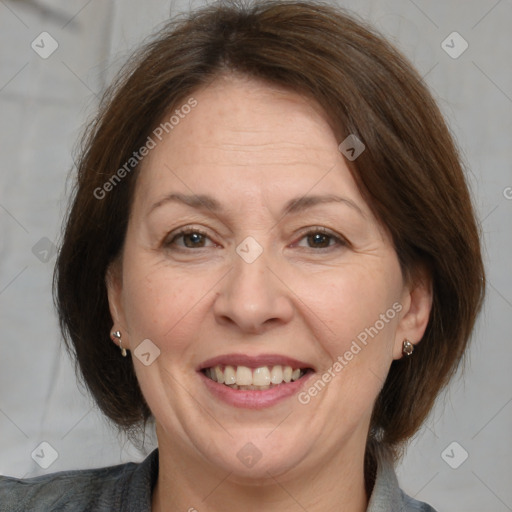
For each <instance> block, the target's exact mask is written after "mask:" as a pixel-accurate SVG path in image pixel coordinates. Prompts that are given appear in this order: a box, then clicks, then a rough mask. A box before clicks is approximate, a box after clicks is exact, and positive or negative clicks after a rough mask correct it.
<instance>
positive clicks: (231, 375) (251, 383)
mask: <svg viewBox="0 0 512 512" xmlns="http://www.w3.org/2000/svg"><path fill="white" fill-rule="evenodd" d="M204 373H205V375H206V376H207V377H209V378H210V379H212V380H213V381H215V382H219V383H220V384H225V385H226V386H229V387H231V388H233V389H241V390H261V389H268V388H270V387H272V386H277V385H278V384H281V383H282V382H285V383H288V382H292V381H293V382H294V381H296V380H298V379H300V378H301V377H302V376H303V375H304V373H305V372H304V371H303V370H301V369H300V368H296V369H293V368H292V367H291V366H282V365H274V366H272V369H270V368H269V367H268V366H261V367H259V368H254V369H252V368H248V367H247V366H230V365H228V366H225V367H224V369H223V366H221V365H218V366H215V367H213V368H207V369H206V370H205V372H204Z"/></svg>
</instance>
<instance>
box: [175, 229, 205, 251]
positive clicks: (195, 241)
mask: <svg viewBox="0 0 512 512" xmlns="http://www.w3.org/2000/svg"><path fill="white" fill-rule="evenodd" d="M180 239H181V240H182V243H178V242H177V241H178V240H180ZM207 239H208V236H207V235H206V233H203V232H202V231H199V230H197V229H189V230H182V231H180V232H178V233H176V234H175V235H174V236H173V237H172V238H171V240H169V241H168V242H166V243H165V245H166V246H167V247H169V246H172V245H175V246H178V247H180V248H187V249H197V248H199V249H201V248H204V247H207V246H206V240H207Z"/></svg>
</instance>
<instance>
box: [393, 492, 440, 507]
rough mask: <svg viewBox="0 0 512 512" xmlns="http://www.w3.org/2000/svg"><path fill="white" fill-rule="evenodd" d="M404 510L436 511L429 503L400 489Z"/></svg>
mask: <svg viewBox="0 0 512 512" xmlns="http://www.w3.org/2000/svg"><path fill="white" fill-rule="evenodd" d="M400 494H401V499H402V503H403V506H404V508H403V509H402V510H403V511H404V512H436V510H435V509H434V508H432V507H431V506H430V505H429V504H428V503H425V502H423V501H418V500H415V499H414V498H411V497H410V496H408V495H407V494H405V492H403V491H402V490H401V489H400Z"/></svg>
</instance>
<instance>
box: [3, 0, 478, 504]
mask: <svg viewBox="0 0 512 512" xmlns="http://www.w3.org/2000/svg"><path fill="white" fill-rule="evenodd" d="M484 285H485V282H484V271H483V266H482V259H481V254H480V244H479V238H478V231H477V228H476V222H475V218H474V212H473V208H472V204H471V200H470V197H469V194H468V190H467V187H466V184H465V181H464V175H463V172H462V169H461V166H460V163H459V158H458V155H457V152H456V149H455V147H454V144H453V142H452V139H451V137H450V134H449V132H448V130H447V128H446V126H445V123H444V121H443V119H442V117H441V115H440V113H439V110H438V108H437V107H436V105H435V103H434V102H433V100H432V98H431V96H430V94H429V93H428V91H427V90H426V88H425V86H424V85H423V83H422V80H421V78H420V77H419V76H418V75H417V74H416V72H415V71H413V70H412V69H411V67H410V65H409V64H408V63H407V62H406V61H405V60H404V58H403V57H402V56H401V55H400V54H398V53H397V51H396V50H395V49H393V48H392V47H390V46H389V44H388V43H386V42H385V41H383V40H382V38H380V37H379V36H377V35H376V34H374V33H373V32H372V31H371V30H370V29H369V28H367V27H365V26H363V25H362V24H361V23H360V22H356V21H354V20H353V19H351V18H350V17H349V16H347V15H346V14H345V13H343V12H340V11H339V10H335V9H333V8H330V7H326V6H324V5H321V4H313V3H307V2H292V3H290V2H282V1H270V2H255V3H254V5H253V6H250V7H235V6H222V5H216V6H213V7H209V8H206V9H203V10H201V11H198V12H195V13H194V14H193V15H191V16H190V17H189V18H188V19H186V20H182V21H179V22H175V23H173V24H170V25H169V26H168V27H167V28H166V29H165V30H163V31H162V32H161V33H160V34H159V35H158V37H157V38H155V40H154V41H153V42H152V43H150V44H149V45H147V46H146V47H144V48H143V49H142V50H141V51H140V52H139V53H138V54H137V56H136V57H135V59H134V60H133V61H131V62H130V64H129V65H128V66H127V68H125V69H124V70H123V72H122V73H121V75H120V78H119V79H118V80H117V81H116V82H115V83H114V85H113V86H112V87H111V89H110V90H109V92H108V94H107V95H106V96H105V98H104V101H103V103H102V105H101V108H100V112H99V114H98V116H97V119H96V120H95V122H94V123H93V124H92V125H91V127H90V129H89V132H88V135H87V137H86V140H85V142H84V149H83V153H82V155H81V159H80V162H79V173H78V179H77V186H76V189H75V193H74V196H73V201H72V205H71V209H70V212H69V216H68V219H67V222H66V227H65V233H64V239H63V243H62V247H61V250H60V254H59V258H58V262H57V266H56V272H55V296H56V304H57V307H58V311H59V315H60V320H61V328H62V331H63V334H64V336H65V339H66V342H67V343H68V347H69V349H70V351H71V353H72V354H73V356H74V357H76V360H77V362H78V365H79V367H80V371H81V375H82V377H83V379H84V381H85V383H86V384H87V386H88V387H89V389H90V391H91V393H92V395H93V396H94V397H95V399H96V401H97V403H98V405H99V407H100V408H101V410H102V411H103V412H104V413H105V414H106V415H107V417H108V418H110V419H111V420H112V421H113V422H114V423H115V424H116V425H118V427H119V428H121V429H123V430H125V431H127V432H131V433H132V434H133V435H134V436H135V435H136V434H137V433H138V432H142V430H143V428H144V426H145V425H146V424H147V423H148V422H149V423H153V422H154V425H155V428H156V435H157V439H158V449H157V450H155V451H154V452H153V453H151V455H150V456H149V457H148V458H147V459H146V460H145V461H144V462H142V463H141V464H133V463H130V464H123V465H119V466H113V467H109V468H102V469H93V470H81V471H67V472H63V473H58V474H54V475H46V476H43V477H37V478H33V479H27V480H19V479H14V478H7V477H4V478H2V479H0V491H1V493H2V499H3V501H2V505H1V510H18V509H20V507H21V509H23V510H56V509H58V510H133V511H135V510H137V511H140V510H152V511H175V510H189V511H193V510H198V511H202V510H208V511H217V510H229V509H230V508H234V507H235V506H242V507H243V508H244V509H246V510H254V511H256V510H262V509H264V510H278V509H279V510H308V511H315V510H340V509H343V510H344V511H347V512H355V511H365V510H366V511H370V512H376V511H381V510H390V511H391V510H392V511H397V510H404V511H412V510H423V511H429V510H433V509H432V508H431V507H430V506H429V505H427V504H425V503H420V502H418V501H416V500H414V499H412V498H410V497H408V496H407V495H405V494H404V493H403V492H402V491H401V490H400V489H399V487H398V483H397V480H396V476H395V473H394V469H393V465H394V463H396V461H397V460H398V458H399V455H400V451H401V449H402V448H403V446H404V443H405V442H406V441H407V440H408V439H409V438H410V437H411V436H412V435H413V434H414V433H415V432H416V431H417V430H418V428H419V427H420V426H421V424H422V422H423V421H424V419H425V417H426V416H427V414H428V412H429V411H430V410H431V408H432V405H433V403H434V401H435V398H436V396H437V395H438V393H439V392H440V390H441V389H442V388H443V387H444V386H445V385H446V383H447V382H448V380H449V378H450V376H451V375H452V374H453V372H454V371H455V369H456V368H457V365H458V363H459V361H460V359H461V357H462V355H463V353H464V350H465V347H466V344H467V341H468V339H469V337H470V334H471V331H472V328H473V325H474V322H475V318H476V315H477V313H478V311H479V309H480V305H481V302H482V298H483V291H484Z"/></svg>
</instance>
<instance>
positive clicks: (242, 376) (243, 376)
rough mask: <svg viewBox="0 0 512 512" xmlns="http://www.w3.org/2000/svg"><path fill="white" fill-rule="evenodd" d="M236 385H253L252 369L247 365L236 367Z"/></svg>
mask: <svg viewBox="0 0 512 512" xmlns="http://www.w3.org/2000/svg"><path fill="white" fill-rule="evenodd" d="M236 385H237V386H251V385H252V371H251V369H250V368H247V366H238V367H237V369H236Z"/></svg>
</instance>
